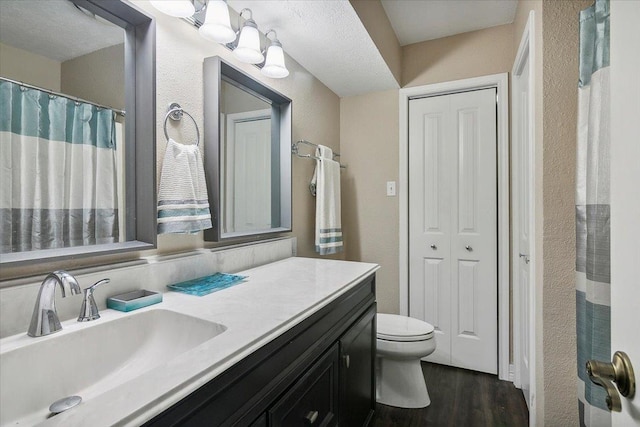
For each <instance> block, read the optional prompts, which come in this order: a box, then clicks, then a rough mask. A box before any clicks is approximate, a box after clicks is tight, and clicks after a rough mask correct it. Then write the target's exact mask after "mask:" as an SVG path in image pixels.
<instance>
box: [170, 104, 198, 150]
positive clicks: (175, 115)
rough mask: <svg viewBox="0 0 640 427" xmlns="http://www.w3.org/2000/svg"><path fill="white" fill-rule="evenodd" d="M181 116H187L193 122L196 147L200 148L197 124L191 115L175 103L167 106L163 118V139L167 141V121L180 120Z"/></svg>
mask: <svg viewBox="0 0 640 427" xmlns="http://www.w3.org/2000/svg"><path fill="white" fill-rule="evenodd" d="M183 114H186V115H187V116H189V118H190V119H191V120H192V121H193V124H194V125H195V127H196V146H200V129H198V123H196V119H194V118H193V116H192V115H191V114H189V113H187V112H186V111H184V110H183V109H182V107H181V106H180V104H178V103H177V102H174V103H172V104H171V105H169V111H167V114H166V116H164V136H165V138H167V142H168V141H169V133H168V132H167V120H168V119H171V120H181V119H182V115H183Z"/></svg>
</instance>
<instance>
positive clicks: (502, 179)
mask: <svg viewBox="0 0 640 427" xmlns="http://www.w3.org/2000/svg"><path fill="white" fill-rule="evenodd" d="M490 88H495V89H497V121H498V123H497V144H498V146H497V152H498V159H497V161H498V163H497V165H498V171H497V172H498V188H497V190H498V348H497V349H496V351H497V352H498V378H500V379H501V380H510V377H509V332H510V328H509V109H508V106H509V98H508V88H509V78H508V73H500V74H492V75H488V76H481V77H474V78H470V79H462V80H455V81H450V82H444V83H435V84H430V85H424V86H416V87H410V88H404V89H400V92H399V97H400V99H399V101H400V104H399V107H400V126H399V128H400V136H399V147H400V152H399V154H400V156H399V158H400V164H399V173H398V201H399V203H400V224H399V225H400V236H399V240H400V247H399V251H398V253H399V269H398V270H399V280H398V286H399V296H400V314H402V315H405V316H406V315H408V314H409V100H410V99H412V98H420V97H428V96H436V95H449V94H453V93H458V92H465V91H469V90H478V89H490Z"/></svg>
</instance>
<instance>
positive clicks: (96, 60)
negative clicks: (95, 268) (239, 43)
mask: <svg viewBox="0 0 640 427" xmlns="http://www.w3.org/2000/svg"><path fill="white" fill-rule="evenodd" d="M0 182H1V183H2V184H1V185H0V224H1V228H0V262H1V263H2V265H3V266H13V265H21V264H25V263H35V262H42V261H55V260H64V259H68V258H78V257H85V256H95V255H101V254H111V253H116V252H123V251H128V250H141V249H150V248H154V247H155V244H156V235H157V233H156V222H155V217H156V214H155V212H156V211H155V208H156V206H155V205H156V189H155V188H156V186H155V23H154V21H153V19H152V18H151V17H150V16H148V15H146V14H145V13H144V12H142V11H141V10H139V9H138V8H136V7H135V6H134V5H132V4H131V3H129V2H121V1H101V0H48V1H41V0H20V1H15V0H12V1H0Z"/></svg>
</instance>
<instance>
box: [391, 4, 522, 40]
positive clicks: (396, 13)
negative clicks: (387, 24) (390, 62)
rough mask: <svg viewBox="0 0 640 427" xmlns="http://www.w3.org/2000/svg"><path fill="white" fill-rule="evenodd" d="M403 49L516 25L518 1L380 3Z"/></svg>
mask: <svg viewBox="0 0 640 427" xmlns="http://www.w3.org/2000/svg"><path fill="white" fill-rule="evenodd" d="M381 1H382V7H384V10H385V12H386V13H387V16H388V17H389V21H391V26H392V27H393V30H394V31H395V33H396V36H397V37H398V41H399V42H400V45H401V46H405V45H408V44H412V43H418V42H422V41H425V40H433V39H438V38H441V37H447V36H452V35H454V34H460V33H466V32H468V31H475V30H481V29H483V28H489V27H495V26H496V25H502V24H509V23H511V22H513V19H514V17H515V15H516V7H517V6H518V0H421V1H408V0H381Z"/></svg>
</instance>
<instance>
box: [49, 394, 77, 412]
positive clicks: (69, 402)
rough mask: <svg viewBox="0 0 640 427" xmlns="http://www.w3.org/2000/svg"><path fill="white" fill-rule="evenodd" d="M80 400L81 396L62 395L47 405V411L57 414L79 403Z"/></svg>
mask: <svg viewBox="0 0 640 427" xmlns="http://www.w3.org/2000/svg"><path fill="white" fill-rule="evenodd" d="M80 402H82V398H81V397H80V396H67V397H63V398H62V399H60V400H56V401H55V402H53V403H52V404H51V406H49V411H51V413H53V414H59V413H60V412H64V411H66V410H67V409H71V408H73V407H74V406H76V405H78V404H80Z"/></svg>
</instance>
